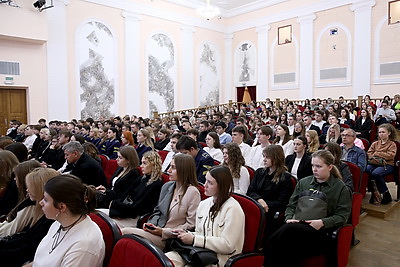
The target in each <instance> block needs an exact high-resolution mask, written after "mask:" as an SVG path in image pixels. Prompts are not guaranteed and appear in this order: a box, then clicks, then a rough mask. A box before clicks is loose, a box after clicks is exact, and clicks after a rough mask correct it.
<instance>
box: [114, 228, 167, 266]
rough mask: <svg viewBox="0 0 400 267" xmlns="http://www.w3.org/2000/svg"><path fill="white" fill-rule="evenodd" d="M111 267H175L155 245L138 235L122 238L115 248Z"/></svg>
mask: <svg viewBox="0 0 400 267" xmlns="http://www.w3.org/2000/svg"><path fill="white" fill-rule="evenodd" d="M108 266H109V267H128V266H129V267H142V266H143V267H144V266H146V267H160V266H163V267H173V266H174V264H173V263H172V262H171V261H170V260H169V259H168V258H167V256H165V254H164V253H163V252H162V251H161V250H160V249H159V248H157V247H156V246H155V245H154V244H153V243H151V242H150V241H147V240H146V239H144V238H142V237H139V236H136V235H124V236H122V237H121V238H120V239H119V240H118V242H117V244H116V245H115V247H114V251H113V253H112V256H111V260H110V264H109V265H108Z"/></svg>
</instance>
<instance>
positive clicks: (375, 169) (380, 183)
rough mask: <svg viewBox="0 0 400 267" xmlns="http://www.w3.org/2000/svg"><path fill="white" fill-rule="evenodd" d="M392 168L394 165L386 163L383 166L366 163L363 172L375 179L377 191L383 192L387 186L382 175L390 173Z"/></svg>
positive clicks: (386, 189)
mask: <svg viewBox="0 0 400 267" xmlns="http://www.w3.org/2000/svg"><path fill="white" fill-rule="evenodd" d="M385 168H386V169H385ZM393 170H394V166H392V165H386V166H385V167H383V166H376V165H369V164H368V165H367V169H366V170H365V172H366V173H368V174H369V177H370V179H373V180H375V183H376V187H378V190H379V192H380V193H385V192H386V191H388V187H387V186H386V182H385V178H384V177H385V176H386V175H388V174H392V173H393Z"/></svg>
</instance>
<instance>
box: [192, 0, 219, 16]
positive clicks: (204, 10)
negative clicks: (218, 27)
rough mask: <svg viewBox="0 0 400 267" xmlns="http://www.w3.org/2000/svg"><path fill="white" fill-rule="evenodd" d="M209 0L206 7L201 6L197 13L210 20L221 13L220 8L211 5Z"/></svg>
mask: <svg viewBox="0 0 400 267" xmlns="http://www.w3.org/2000/svg"><path fill="white" fill-rule="evenodd" d="M206 1H207V5H206V6H204V7H200V8H198V9H197V10H196V12H197V14H198V15H199V16H200V17H202V18H204V19H206V20H210V19H212V18H213V17H215V16H218V15H219V14H220V12H219V8H218V7H215V6H212V5H210V0H206Z"/></svg>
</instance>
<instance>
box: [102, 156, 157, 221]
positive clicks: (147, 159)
mask: <svg viewBox="0 0 400 267" xmlns="http://www.w3.org/2000/svg"><path fill="white" fill-rule="evenodd" d="M161 166H162V162H161V158H160V156H159V155H158V153H157V152H154V151H148V152H146V153H144V155H143V158H142V165H141V168H142V172H143V176H142V177H140V178H138V179H137V180H138V182H137V183H135V184H132V185H131V186H130V187H129V188H128V191H127V193H126V194H124V195H122V197H120V198H118V199H115V200H113V201H111V204H110V210H109V215H110V217H111V218H113V219H115V220H116V221H117V223H118V224H119V225H120V226H121V227H129V226H131V227H135V226H136V220H132V219H136V218H137V217H139V216H142V215H144V214H146V213H150V212H152V211H153V209H154V208H155V206H156V205H157V201H158V197H159V195H160V191H161V187H162V180H161V175H162V172H161ZM116 218H117V219H116ZM119 218H127V219H125V220H121V219H119Z"/></svg>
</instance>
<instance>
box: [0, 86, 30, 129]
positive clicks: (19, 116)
mask: <svg viewBox="0 0 400 267" xmlns="http://www.w3.org/2000/svg"><path fill="white" fill-rule="evenodd" d="M10 120H19V121H20V122H22V123H27V107H26V90H25V89H5V88H1V87H0V135H3V134H5V133H6V131H7V129H8V127H9V125H10Z"/></svg>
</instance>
